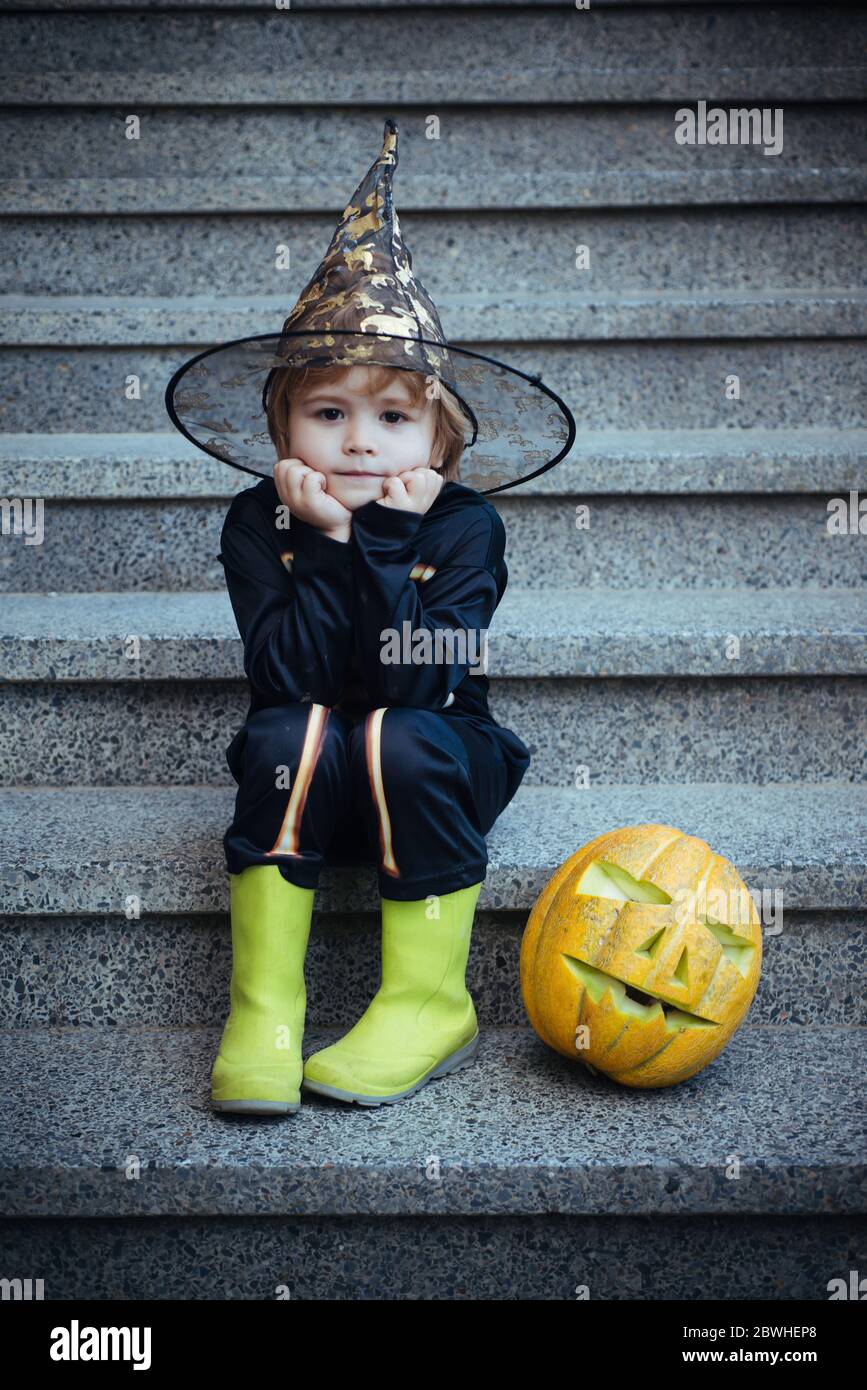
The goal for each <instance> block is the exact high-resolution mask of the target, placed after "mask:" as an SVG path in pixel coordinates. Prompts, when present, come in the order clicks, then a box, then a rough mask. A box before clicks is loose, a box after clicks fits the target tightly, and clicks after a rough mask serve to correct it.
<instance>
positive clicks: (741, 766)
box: [0, 676, 867, 788]
mask: <svg viewBox="0 0 867 1390" xmlns="http://www.w3.org/2000/svg"><path fill="white" fill-rule="evenodd" d="M489 703H490V710H491V714H492V716H493V717H494V719H496V720H497V721H498V723H500V724H502V725H503V726H504V727H505V728H507V729H514V730H515V731H516V732H518V733H519V734H520V736H521V738H522V739H523V741H524V743H526V745H527V747H528V748H529V750H530V754H531V762H530V766H529V768H528V769H527V774H526V776H525V778H524V781H525V783H527V784H528V785H534V786H549V787H561V788H562V787H566V786H569V785H570V784H574V782H575V780H576V778H582V777H584V776H585V775H586V777H587V779H588V780H589V782H590V784H591V785H593V786H596V785H598V784H600V783H624V782H627V783H628V782H635V783H647V782H656V781H658V780H660V778H664V779H665V780H666V781H668V782H726V783H728V784H730V785H737V784H738V783H742V782H748V783H752V784H756V785H762V784H766V783H771V782H798V781H802V780H806V781H810V782H825V781H852V782H865V781H867V682H865V681H864V680H863V679H862V678H861V677H859V676H851V677H850V676H745V677H742V678H741V679H739V680H727V679H726V678H725V677H723V676H705V677H702V678H701V679H700V680H697V679H693V678H689V677H685V678H680V679H678V678H676V677H674V676H671V677H665V676H662V677H654V676H645V677H639V678H632V679H626V678H621V677H616V676H614V677H607V678H599V677H593V676H586V677H572V678H570V677H563V678H562V679H561V680H556V681H547V680H544V679H540V680H520V679H514V680H512V679H509V678H508V677H501V678H499V679H492V680H491V686H490V692H489ZM248 706H249V693H248V687H247V685H246V682H242V681H208V682H197V681H184V682H180V681H178V682H166V681H144V682H140V683H138V684H135V685H133V684H131V683H130V682H129V681H124V682H118V683H117V684H114V685H105V684H101V683H88V682H81V683H80V684H76V683H74V682H70V681H65V682H61V683H60V684H57V685H51V684H45V683H40V684H38V685H29V684H14V685H5V686H4V685H0V785H2V786H9V787H13V786H21V787H26V786H52V787H53V786H75V785H81V786H114V785H118V786H122V785H138V784H144V785H148V786H153V785H160V784H162V785H165V786H187V785H196V784H199V783H201V784H203V785H210V786H225V787H234V785H235V784H234V782H233V781H232V776H231V773H230V772H229V769H228V766H227V764H226V756H225V753H226V747H227V745H228V743H229V740H230V739H231V737H232V736H233V735H234V733H235V731H236V730H237V729H239V728H240V727H241V725H242V724H243V722H244V720H245V718H246V715H247V708H248ZM580 769H586V773H585V772H581V771H580Z"/></svg>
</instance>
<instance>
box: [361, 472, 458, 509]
mask: <svg viewBox="0 0 867 1390" xmlns="http://www.w3.org/2000/svg"><path fill="white" fill-rule="evenodd" d="M442 485H443V475H442V473H437V472H436V470H435V469H433V468H426V467H424V466H422V467H421V468H407V469H406V470H405V471H404V472H403V473H397V474H393V475H392V477H390V478H384V479H383V483H382V487H383V492H384V493H385V494H386V495H385V496H384V497H377V499H376V500H377V502H378V503H379V505H380V507H394V508H396V509H397V511H401V512H426V511H427V510H428V509H429V508H430V507H432V506H433V504H434V502H435V501H436V499H437V497H438V496H439V493H440V490H441V488H442Z"/></svg>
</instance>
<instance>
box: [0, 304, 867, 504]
mask: <svg viewBox="0 0 867 1390" xmlns="http://www.w3.org/2000/svg"><path fill="white" fill-rule="evenodd" d="M286 307H287V308H288V307H289V306H288V304H287V306H286ZM281 323H282V315H281V317H280V322H276V321H274V320H272V321H271V322H270V323H269V324H261V323H260V324H259V325H258V331H260V332H267V331H268V330H269V329H270V328H274V329H276V330H278V331H279V328H280V324H281ZM446 332H447V333H448V334H449V335H450V340H451V342H452V343H453V345H455V346H462V347H467V348H469V349H470V350H471V351H476V352H482V353H485V354H487V355H488V356H491V357H494V358H496V359H498V360H501V361H504V362H507V363H508V364H509V365H510V366H514V367H517V368H518V369H519V370H520V371H523V372H526V373H527V374H528V375H533V374H535V373H538V374H540V375H541V376H542V378H543V380H544V381H545V383H546V384H547V385H548V386H550V387H551V389H552V390H553V391H556V392H557V394H558V395H559V396H561V397H562V398H563V399H564V400H565V401H567V402H568V404H569V406H570V409H571V410H572V411H573V413H574V415H575V416H576V420H577V423H578V429H579V441H580V440H581V439H582V438H583V435H584V433H585V432H588V431H593V432H598V431H605V432H607V431H609V430H634V429H635V425H636V422H637V421H640V422H641V425H642V428H643V430H648V431H673V432H677V433H676V436H675V437H676V438H679V437H680V432H682V431H687V430H688V431H692V430H694V429H699V430H703V431H717V430H722V431H724V432H726V433H729V434H731V435H735V434H740V433H744V434H746V432H748V431H750V430H752V429H754V428H757V427H758V428H761V429H765V430H777V429H785V430H789V431H792V430H797V429H801V428H809V429H811V430H825V431H827V430H840V429H843V430H863V429H864V428H865V426H867V390H865V375H867V372H865V353H864V350H863V344H862V342H861V340H860V339H858V338H826V339H815V338H802V339H797V338H779V339H776V338H759V339H755V340H753V341H750V340H743V339H742V340H738V341H731V340H728V339H719V340H711V341H705V342H698V341H695V340H689V339H684V340H681V339H680V338H679V337H677V338H675V339H668V340H660V339H657V340H647V341H642V340H638V341H628V342H627V341H622V342H617V341H610V340H608V341H606V340H604V339H599V340H597V341H592V340H591V341H578V342H573V341H566V342H556V343H555V342H544V341H542V340H541V339H540V340H537V341H535V342H531V343H528V342H510V341H508V340H505V339H499V338H498V337H497V335H496V332H493V333H492V337H491V338H490V339H485V340H480V341H474V342H469V343H467V342H463V343H457V342H455V335H454V334H453V333H452V332H451V329H450V327H449V326H446ZM233 336H234V335H233ZM238 336H240V335H238ZM198 347H199V344H198V343H185V344H182V343H180V342H177V343H176V344H175V345H174V346H173V347H171V348H167V347H166V348H156V347H147V346H138V345H136V344H131V343H130V344H127V345H126V346H117V347H106V346H104V345H103V344H101V343H100V342H95V343H93V344H92V345H91V346H90V347H87V348H80V349H69V348H65V347H57V346H46V347H35V346H34V347H18V346H11V347H9V348H7V349H6V350H5V351H3V350H0V370H2V373H3V377H4V381H5V383H6V400H5V401H4V415H3V428H4V430H6V431H9V432H10V433H26V432H27V431H28V430H29V429H30V428H31V427H32V426H33V425H34V424H38V425H39V427H40V429H43V430H51V431H52V432H54V431H59V432H72V433H74V434H79V433H81V434H90V433H92V432H96V433H115V432H121V433H125V434H126V433H129V432H131V431H132V430H133V429H134V430H135V431H149V430H160V431H165V430H166V429H167V428H168V426H169V420H168V416H167V414H166V409H165V401H164V397H165V390H166V386H167V385H168V382H169V380H170V378H171V376H172V374H173V372H174V371H176V370H177V368H178V367H179V366H181V364H182V363H183V362H185V361H187V360H188V359H189V357H190V356H192V355H194V353H195V352H196V350H197V349H198ZM732 373H734V374H735V375H736V376H738V377H739V378H740V380H741V383H742V385H743V386H744V388H746V386H747V384H749V389H743V390H742V392H741V399H740V400H736V401H733V400H726V399H725V381H726V378H727V377H728V376H730V375H731V374H732ZM130 376H132V377H135V378H137V379H138V381H139V383H140V386H141V399H139V400H129V399H127V398H126V395H125V392H124V382H125V381H126V379H127V378H128V377H130ZM805 381H809V383H810V387H809V391H807V392H805V389H804V382H805ZM34 401H39V402H40V406H39V410H38V411H37V412H36V415H34V408H33V402H34ZM814 437H815V436H813V438H814ZM178 440H179V441H181V442H183V441H182V437H181V436H180V435H178ZM590 447H591V448H594V449H595V448H596V447H597V437H596V436H595V435H594V434H591V437H590ZM198 452H201V451H198ZM574 453H575V455H576V457H579V458H580V457H581V449H580V447H578V448H575V449H574ZM187 456H188V457H189V458H190V459H192V458H194V457H197V453H196V451H194V446H193V445H192V444H190V445H189V448H188V455H187ZM205 457H206V456H205V455H204V454H203V455H202V458H203V459H204V458H205ZM631 466H634V461H633V465H630V467H631ZM703 466H705V467H706V466H707V461H705V463H704V465H703ZM551 471H552V472H555V471H556V470H551ZM862 474H863V469H862ZM242 476H246V475H242ZM859 481H860V482H863V476H862V478H861V479H860V480H859Z"/></svg>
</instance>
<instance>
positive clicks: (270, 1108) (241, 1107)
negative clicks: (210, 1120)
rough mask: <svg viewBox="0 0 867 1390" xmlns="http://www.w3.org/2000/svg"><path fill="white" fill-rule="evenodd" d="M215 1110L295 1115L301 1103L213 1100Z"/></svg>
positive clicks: (249, 1113) (288, 1101) (239, 1113)
mask: <svg viewBox="0 0 867 1390" xmlns="http://www.w3.org/2000/svg"><path fill="white" fill-rule="evenodd" d="M211 1105H212V1107H213V1109H214V1110H229V1111H231V1112H232V1113H234V1114H237V1115H294V1113H295V1111H296V1110H300V1109H301V1102H300V1100H299V1101H294V1102H293V1101H290V1100H213V1099H212V1100H211Z"/></svg>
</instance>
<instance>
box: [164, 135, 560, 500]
mask: <svg viewBox="0 0 867 1390" xmlns="http://www.w3.org/2000/svg"><path fill="white" fill-rule="evenodd" d="M396 168H397V123H396V122H395V121H394V120H392V119H391V117H389V118H388V119H387V120H386V122H385V130H384V135H383V144H382V149H381V151H380V153H379V157H378V158H377V159H376V160H375V161H374V163H373V164H372V165H371V166H370V168H369V170H368V171H367V173H366V174H365V176H364V178H363V179H362V181H361V183H360V184H359V185H358V188H357V189H356V190H355V192H354V194H353V195H352V197H351V198H350V200H349V202H348V203H347V205H346V207H345V208H344V210H343V216H342V217H341V219H340V222H339V224H338V226H337V228H336V230H335V232H334V235H333V236H332V238H331V244H330V246H329V247H328V250H327V252H326V253H325V256H324V257H323V259H322V261H321V263H320V265H319V267H318V269H317V270H316V273H315V274H314V275H313V277H312V279H311V280H310V281H309V282H308V284H307V285H305V287H304V289H303V290H302V291H301V294H300V295H299V297H298V300H297V302H296V304H295V306H294V308H293V309H292V310H291V312H290V313H289V316H288V317H287V319H286V321H285V323H284V324H283V329H282V331H281V332H280V333H263V334H258V335H256V336H254V337H247V338H238V339H235V340H234V341H232V342H228V343H222V344H220V345H219V346H218V347H215V348H209V349H208V350H207V351H206V352H201V353H199V354H198V355H197V356H195V357H192V358H190V360H189V361H188V362H185V363H184V364H183V366H181V367H179V368H178V370H177V371H176V372H175V374H174V376H173V377H172V379H171V381H170V382H169V384H168V386H167V388H166V409H167V410H168V413H169V416H170V418H171V420H172V423H173V424H174V425H176V426H177V428H178V429H179V430H180V431H181V433H182V434H184V435H186V437H187V439H189V440H191V441H192V443H193V444H195V445H197V447H198V448H200V449H203V450H204V452H205V453H207V454H211V455H212V456H213V457H214V458H218V459H222V460H223V462H225V463H229V464H231V465H232V466H233V467H234V468H240V469H242V470H243V471H244V472H246V473H253V474H254V475H256V476H260V477H269V478H270V477H271V476H272V475H273V472H274V464H275V463H276V461H277V453H276V451H275V445H274V442H273V440H272V438H271V434H270V431H269V429H268V420H267V404H268V399H269V392H270V391H271V389H272V387H273V383H274V380H275V377H276V374H277V373H278V372H280V371H282V370H285V368H286V367H302V366H303V367H334V366H341V367H342V366H346V367H353V366H374V365H382V366H386V367H397V368H400V369H402V370H405V371H413V372H420V373H422V374H424V375H425V376H427V377H428V378H431V377H434V378H436V379H437V380H438V382H439V383H440V385H441V386H442V387H443V388H445V389H446V390H448V391H450V392H451V393H452V394H453V395H454V396H455V397H456V398H457V401H458V403H459V405H460V407H461V409H462V411H463V414H464V417H465V419H466V431H465V442H464V453H463V454H462V455H461V458H460V463H459V471H460V481H461V482H462V483H464V484H465V485H466V486H468V487H472V488H475V489H476V490H477V491H479V492H501V491H503V490H504V489H505V488H510V487H516V486H517V485H518V484H519V483H522V482H526V481H527V480H528V479H529V478H534V477H536V476H537V475H538V474H539V473H544V472H546V471H547V469H549V468H553V467H554V465H555V464H556V463H559V462H560V460H561V459H562V458H563V457H564V456H565V455H566V454H567V453H568V452H569V449H570V448H571V446H572V442H573V440H574V438H575V421H574V419H573V417H572V413H571V411H570V410H569V408H568V406H567V405H566V404H565V403H564V402H563V401H562V400H561V399H560V397H559V396H557V395H555V393H554V392H553V391H552V390H550V389H549V387H547V386H545V385H544V384H543V382H542V380H541V378H540V377H539V376H530V375H528V374H527V373H526V372H522V371H520V370H519V369H518V368H517V367H510V366H508V365H507V364H506V363H504V362H499V361H497V360H496V359H494V358H493V357H486V356H484V355H483V354H482V353H478V352H471V351H470V350H469V349H467V348H456V347H454V346H453V345H451V344H449V343H447V342H446V337H445V334H444V332H443V328H442V324H441V323H440V319H439V315H438V313H437V311H436V308H435V306H434V303H433V300H432V299H431V297H430V295H429V294H428V292H427V290H426V289H425V288H424V285H422V283H421V281H420V280H419V279H418V277H417V276H416V275H414V274H413V269H412V256H411V255H410V252H409V250H408V248H407V246H406V244H405V242H404V240H403V237H402V235H401V230H400V223H399V220H398V216H397V212H396V210H395V207H394V196H393V192H392V179H393V177H394V171H395V169H396ZM337 320H339V324H340V326H339V327H337V326H335V324H336V321H337Z"/></svg>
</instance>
